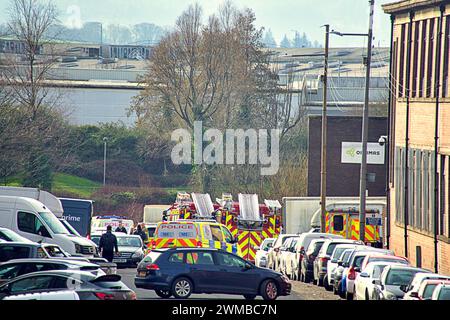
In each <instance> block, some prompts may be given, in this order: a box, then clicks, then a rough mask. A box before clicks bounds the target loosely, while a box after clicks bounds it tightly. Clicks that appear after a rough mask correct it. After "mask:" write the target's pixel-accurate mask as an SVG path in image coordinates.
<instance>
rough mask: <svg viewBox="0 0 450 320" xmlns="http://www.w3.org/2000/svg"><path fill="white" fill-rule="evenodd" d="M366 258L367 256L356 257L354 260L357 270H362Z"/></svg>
mask: <svg viewBox="0 0 450 320" xmlns="http://www.w3.org/2000/svg"><path fill="white" fill-rule="evenodd" d="M365 257H366V256H356V257H355V259H354V260H353V266H354V267H356V268H361V266H362V263H363V261H364V258H365Z"/></svg>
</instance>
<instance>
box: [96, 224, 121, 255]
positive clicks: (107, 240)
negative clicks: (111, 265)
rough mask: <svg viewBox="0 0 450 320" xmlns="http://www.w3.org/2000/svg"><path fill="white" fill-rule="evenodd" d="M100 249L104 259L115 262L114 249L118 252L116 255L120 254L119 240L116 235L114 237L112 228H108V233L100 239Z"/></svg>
mask: <svg viewBox="0 0 450 320" xmlns="http://www.w3.org/2000/svg"><path fill="white" fill-rule="evenodd" d="M98 248H99V250H100V251H101V253H102V257H103V258H105V259H106V260H108V261H109V262H113V259H114V249H115V251H116V254H119V248H118V246H117V238H116V236H115V235H113V233H112V227H111V226H108V227H107V228H106V233H104V234H103V235H102V237H101V238H100V242H99V245H98Z"/></svg>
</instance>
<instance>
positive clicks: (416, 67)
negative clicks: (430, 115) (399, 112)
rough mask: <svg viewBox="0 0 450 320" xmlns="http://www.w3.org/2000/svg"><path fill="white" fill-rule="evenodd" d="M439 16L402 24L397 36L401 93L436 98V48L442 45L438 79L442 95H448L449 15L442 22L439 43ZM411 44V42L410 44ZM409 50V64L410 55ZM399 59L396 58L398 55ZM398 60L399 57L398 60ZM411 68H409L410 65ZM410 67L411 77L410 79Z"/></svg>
mask: <svg viewBox="0 0 450 320" xmlns="http://www.w3.org/2000/svg"><path fill="white" fill-rule="evenodd" d="M439 27H440V18H431V19H425V20H419V21H413V22H412V23H407V24H402V25H401V26H400V37H397V38H396V40H395V44H394V48H395V50H396V52H395V56H396V57H397V56H398V57H399V61H398V62H399V63H398V65H399V67H398V74H397V76H396V79H398V81H397V83H396V85H397V90H396V91H397V95H398V97H406V96H408V95H409V97H411V98H435V97H436V92H435V88H436V87H435V69H436V67H435V66H436V61H435V60H436V52H437V50H438V47H439V45H440V48H441V50H440V54H441V70H440V71H439V82H440V84H441V88H442V90H440V94H439V96H440V97H448V96H450V93H449V79H448V75H449V66H450V65H449V59H450V58H449V56H450V53H449V49H450V16H445V17H444V20H443V24H442V33H443V36H442V39H441V41H440V43H439V42H438V39H439V32H440V29H439ZM409 45H410V46H409ZM408 54H410V55H411V56H410V59H411V60H410V62H409V64H408V61H407V57H408ZM396 60H397V58H396ZM395 64H397V61H395ZM408 68H409V69H408ZM408 71H409V72H410V78H409V79H407V75H408Z"/></svg>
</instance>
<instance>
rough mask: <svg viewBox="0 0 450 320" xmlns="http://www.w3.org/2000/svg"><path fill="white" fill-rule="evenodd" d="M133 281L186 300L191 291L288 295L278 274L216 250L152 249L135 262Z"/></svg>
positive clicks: (284, 279)
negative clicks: (136, 263) (139, 260)
mask: <svg viewBox="0 0 450 320" xmlns="http://www.w3.org/2000/svg"><path fill="white" fill-rule="evenodd" d="M137 273H138V274H137V276H136V277H135V280H134V283H135V285H136V287H137V288H143V289H150V290H155V292H156V294H157V295H158V296H160V297H162V298H169V297H170V296H172V295H173V296H174V297H175V298H178V299H187V298H188V297H189V296H190V295H191V294H192V293H224V294H234V295H243V296H244V297H245V298H246V299H255V298H256V296H257V295H261V296H262V297H263V298H264V299H265V300H275V299H276V298H277V297H279V296H286V295H289V294H290V292H291V283H290V282H289V279H288V278H287V277H286V276H284V275H282V274H281V273H278V272H275V271H273V270H270V269H266V268H258V267H256V266H255V265H253V264H252V263H250V262H247V261H245V260H244V259H242V258H240V257H239V256H237V255H235V254H231V253H229V252H226V251H222V250H219V249H208V248H170V249H158V250H153V251H152V252H150V254H148V255H147V256H146V257H145V258H144V259H143V260H142V261H141V263H139V265H138V268H137Z"/></svg>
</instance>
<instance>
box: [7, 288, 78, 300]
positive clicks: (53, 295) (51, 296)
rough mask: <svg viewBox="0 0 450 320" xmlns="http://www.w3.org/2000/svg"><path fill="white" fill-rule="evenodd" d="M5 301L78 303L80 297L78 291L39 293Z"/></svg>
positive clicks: (15, 296) (26, 294)
mask: <svg viewBox="0 0 450 320" xmlns="http://www.w3.org/2000/svg"><path fill="white" fill-rule="evenodd" d="M3 300H22V301H26V300H33V301H36V300H37V301H77V300H80V296H79V295H78V293H77V292H76V291H70V290H67V291H66V290H64V291H51V292H39V293H24V294H18V295H14V296H9V297H6V298H3Z"/></svg>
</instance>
